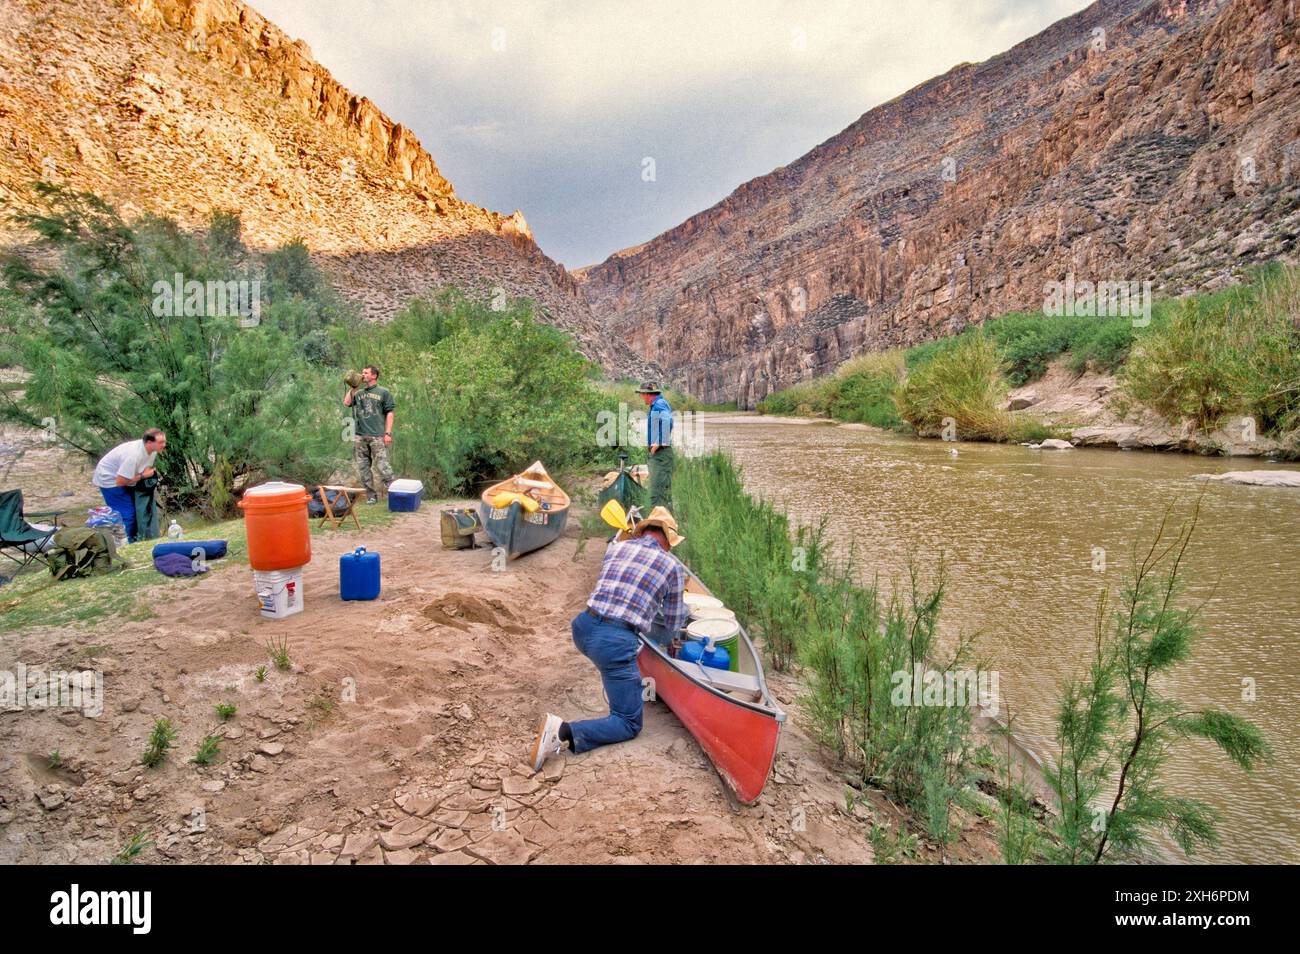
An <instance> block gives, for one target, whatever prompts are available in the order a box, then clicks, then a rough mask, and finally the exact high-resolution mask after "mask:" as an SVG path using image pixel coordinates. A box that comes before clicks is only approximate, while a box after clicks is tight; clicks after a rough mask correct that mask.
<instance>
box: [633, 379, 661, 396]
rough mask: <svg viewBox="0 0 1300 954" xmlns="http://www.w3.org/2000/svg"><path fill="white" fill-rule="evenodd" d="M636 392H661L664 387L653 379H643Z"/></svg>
mask: <svg viewBox="0 0 1300 954" xmlns="http://www.w3.org/2000/svg"><path fill="white" fill-rule="evenodd" d="M636 393H637V394H663V393H664V389H663V388H661V387H660V386H659V384H658V383H657V382H655V381H643V382H642V383H641V386H640V387H639V388H637V389H636Z"/></svg>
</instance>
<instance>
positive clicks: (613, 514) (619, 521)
mask: <svg viewBox="0 0 1300 954" xmlns="http://www.w3.org/2000/svg"><path fill="white" fill-rule="evenodd" d="M600 519H601V520H604V521H605V522H606V523H607V524H609V525H610V526H611V527H617V528H618V529H619V530H630V529H631V527H630V526H629V525H628V522H627V512H626V511H624V510H623V505H622V504H621V503H619V502H618V501H617V500H611V501H610V502H609V503H607V504H605V506H603V507H601V508H600Z"/></svg>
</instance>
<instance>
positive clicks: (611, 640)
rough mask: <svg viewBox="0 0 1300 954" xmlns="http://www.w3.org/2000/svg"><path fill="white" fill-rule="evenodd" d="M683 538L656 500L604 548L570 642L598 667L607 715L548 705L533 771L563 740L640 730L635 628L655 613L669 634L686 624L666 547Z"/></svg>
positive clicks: (576, 743)
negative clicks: (570, 712)
mask: <svg viewBox="0 0 1300 954" xmlns="http://www.w3.org/2000/svg"><path fill="white" fill-rule="evenodd" d="M683 539H684V538H683V537H680V536H678V535H677V521H675V520H674V519H673V515H672V514H671V513H669V512H668V511H667V510H665V509H664V508H663V507H656V508H655V509H654V510H652V511H651V512H650V516H648V517H646V518H645V519H644V520H642V521H640V522H639V523H637V524H636V525H635V526H634V527H633V528H632V535H631V538H630V539H627V540H622V541H620V542H617V543H614V544H611V545H610V548H609V549H608V550H607V551H606V552H605V560H604V562H602V563H601V565H600V578H599V579H598V580H597V581H596V588H595V590H593V591H592V594H591V597H590V599H588V600H587V608H586V609H585V610H584V611H583V612H581V613H579V614H578V615H577V616H576V617H574V619H573V627H572V628H573V643H574V645H575V646H577V647H578V651H579V652H581V653H582V654H583V655H584V656H586V657H587V658H588V659H590V660H591V661H592V662H593V663H595V665H596V668H597V669H599V670H600V678H601V681H602V682H603V683H604V686H605V696H606V698H607V699H608V700H609V715H607V716H605V717H604V718H601V719H585V720H583V721H582V722H565V721H563V720H562V719H561V718H560V717H559V716H556V715H551V714H550V713H549V712H548V713H547V714H546V716H545V718H543V719H542V724H541V727H540V728H539V729H538V732H537V740H536V741H535V742H534V743H533V750H532V764H533V771H534V772H536V771H538V770H540V769H541V767H542V763H543V762H545V761H546V759H547V758H548V757H550V756H552V755H558V754H559V753H560V752H561V751H563V749H564V747H565V746H566V745H567V746H568V747H569V748H570V749H571V750H573V752H575V753H578V752H586V751H589V750H590V749H594V748H597V747H598V746H601V745H609V744H610V743H612V742H625V741H627V740H628V739H631V738H634V737H635V736H636V735H637V734H638V733H639V732H640V731H641V709H642V700H641V671H640V669H638V668H637V664H636V657H637V653H638V652H639V651H640V649H641V641H640V639H639V638H638V637H637V633H638V632H649V630H650V626H651V624H653V623H654V621H655V617H656V615H658V614H659V613H663V616H664V626H665V628H666V629H667V631H668V632H669V633H674V634H675V633H676V632H677V631H678V630H680V629H681V628H682V627H683V626H685V625H686V620H687V618H688V616H689V613H688V611H687V608H686V602H685V600H684V598H683V595H682V594H683V593H684V591H685V589H686V568H685V567H684V566H682V563H681V561H680V560H678V559H677V558H676V557H675V556H673V555H672V553H671V550H672V548H673V547H675V546H677V544H679V543H681V542H682V540H683Z"/></svg>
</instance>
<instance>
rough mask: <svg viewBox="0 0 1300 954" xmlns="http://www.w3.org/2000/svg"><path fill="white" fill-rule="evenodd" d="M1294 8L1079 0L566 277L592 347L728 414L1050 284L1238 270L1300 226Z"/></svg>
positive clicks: (1280, 249) (1184, 285)
mask: <svg viewBox="0 0 1300 954" xmlns="http://www.w3.org/2000/svg"><path fill="white" fill-rule="evenodd" d="M1298 15H1300V14H1298V13H1297V10H1296V5H1295V4H1291V3H1287V2H1281V0H1154V2H1153V0H1101V2H1098V3H1096V4H1094V5H1093V6H1091V7H1088V8H1087V9H1086V10H1083V11H1081V12H1080V13H1078V14H1076V15H1074V16H1072V17H1069V18H1067V19H1065V20H1062V21H1060V22H1058V23H1056V24H1054V25H1053V26H1051V27H1049V28H1048V29H1047V30H1044V31H1043V32H1042V33H1040V34H1038V35H1037V36H1035V37H1032V38H1031V39H1029V40H1026V41H1024V42H1023V43H1021V44H1019V45H1017V46H1016V47H1014V48H1013V49H1011V50H1010V51H1008V52H1007V53H1004V54H1002V55H1000V56H997V57H994V58H992V59H990V60H988V61H986V62H984V63H980V64H963V65H961V66H958V67H956V68H954V69H953V70H951V71H950V72H948V73H947V74H945V75H943V76H941V77H938V78H936V79H933V80H930V81H929V82H927V83H924V84H922V85H921V86H919V87H917V88H915V89H913V90H911V91H909V92H908V93H906V94H904V95H902V96H900V97H898V98H897V99H895V100H893V101H891V102H889V103H886V104H884V105H882V106H879V107H877V108H875V109H872V110H871V111H870V112H868V113H866V114H865V115H863V116H862V117H861V118H860V119H858V120H857V121H856V122H855V123H853V124H852V125H851V126H849V127H848V128H847V129H845V130H844V131H843V132H841V133H840V134H838V135H837V136H835V137H833V138H832V139H830V140H828V141H827V142H825V143H823V144H822V145H820V146H818V147H817V148H815V149H813V150H812V151H811V152H809V153H807V154H806V155H804V156H803V157H801V158H799V159H798V160H796V161H795V162H792V163H791V164H789V165H788V166H784V167H782V168H780V169H776V170H774V171H773V172H771V173H769V174H768V175H765V176H761V177H759V178H757V179H754V180H752V181H750V182H747V183H745V184H744V185H742V186H741V187H740V188H738V189H736V191H735V192H733V193H732V194H731V195H730V196H728V197H727V198H726V199H724V200H723V201H721V202H719V203H718V204H717V205H715V206H713V207H712V208H710V209H707V210H705V211H703V212H701V213H699V214H697V215H695V216H692V217H691V218H690V219H688V220H686V221H685V222H683V223H682V224H681V225H679V226H677V227H676V228H673V229H671V230H669V231H668V232H665V233H663V234H662V235H660V236H658V237H656V238H654V239H652V240H651V241H649V242H646V243H644V244H642V245H639V246H637V247H636V248H635V249H631V250H628V251H626V252H621V253H616V254H615V255H613V256H611V257H610V258H609V259H607V260H606V261H605V262H603V263H601V264H599V265H594V266H591V267H589V268H586V269H582V270H579V271H578V272H575V273H574V274H575V276H576V277H577V278H578V279H579V281H580V283H581V286H582V290H583V292H584V294H585V295H586V298H587V300H588V302H590V304H591V307H592V309H593V311H594V312H595V314H596V315H597V317H598V318H600V319H601V320H602V321H604V322H606V323H607V325H608V327H609V330H610V332H611V333H612V334H613V335H614V336H616V337H618V338H621V339H623V340H625V341H627V342H630V344H631V346H632V348H633V349H634V350H635V351H636V352H637V353H638V354H640V355H641V356H643V357H644V358H645V359H647V360H649V361H653V362H656V363H658V364H659V365H660V366H662V367H663V368H664V369H665V372H666V374H667V376H668V378H669V379H670V380H673V381H674V382H675V383H677V384H678V385H679V386H682V387H684V388H685V389H687V390H688V391H689V392H690V393H692V394H694V395H696V396H697V397H700V398H701V399H703V400H705V401H708V402H723V401H731V400H734V401H737V402H738V404H739V405H740V406H741V407H742V408H745V407H752V406H753V405H754V404H755V403H756V402H757V401H759V400H761V399H762V397H763V396H764V395H766V394H767V393H769V392H771V391H773V390H778V389H780V388H783V387H787V386H789V385H791V384H794V383H796V382H798V381H800V380H804V379H806V378H809V377H812V376H815V375H818V374H824V373H827V372H829V371H831V370H832V369H834V368H835V367H836V366H837V365H838V364H840V363H841V362H843V361H844V360H845V359H847V358H849V357H851V356H853V355H855V354H858V353H860V352H863V351H868V350H881V349H885V348H892V347H897V346H906V345H911V344H915V343H918V342H921V341H925V340H929V339H932V338H935V337H940V336H945V335H950V334H954V333H956V332H958V331H960V330H961V329H963V328H965V327H966V326H967V325H969V324H971V323H976V322H980V321H983V320H984V319H986V318H989V317H991V316H995V315H998V314H1003V313H1006V312H1009V311H1016V310H1037V309H1039V308H1041V307H1043V302H1044V296H1045V288H1046V286H1047V283H1048V282H1051V281H1063V280H1064V279H1065V278H1066V277H1067V275H1071V274H1072V275H1073V276H1074V278H1075V280H1076V281H1092V282H1097V281H1134V282H1145V281H1150V282H1151V283H1152V286H1153V288H1154V290H1155V292H1156V293H1157V294H1179V293H1183V292H1188V291H1193V290H1199V289H1206V288H1213V287H1217V286H1219V285H1222V284H1225V283H1229V282H1232V281H1235V280H1238V279H1239V278H1241V277H1242V276H1243V274H1244V273H1245V272H1246V271H1247V270H1248V269H1249V268H1250V267H1251V266H1252V265H1254V264H1256V263H1258V262H1262V261H1266V260H1269V259H1272V258H1277V257H1282V258H1288V257H1291V256H1292V255H1293V254H1294V252H1295V243H1296V234H1297V231H1298V230H1300V69H1297V63H1296V56H1297V51H1298V48H1300V28H1298V23H1297V16H1298Z"/></svg>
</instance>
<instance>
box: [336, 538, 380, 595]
mask: <svg viewBox="0 0 1300 954" xmlns="http://www.w3.org/2000/svg"><path fill="white" fill-rule="evenodd" d="M378 596H379V554H378V553H367V552H366V548H365V547H357V548H356V549H355V550H354V551H353V552H351V553H345V554H343V555H342V556H341V557H339V597H340V598H341V599H345V600H373V599H375V598H376V597H378Z"/></svg>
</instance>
